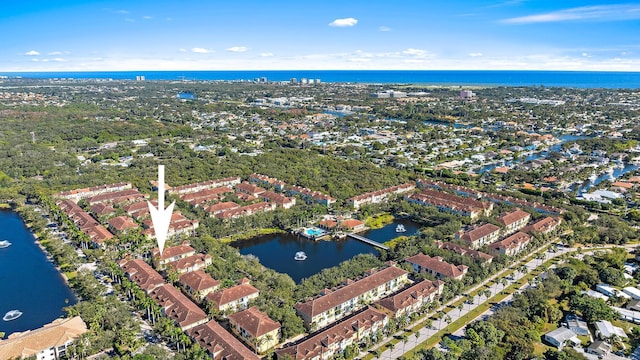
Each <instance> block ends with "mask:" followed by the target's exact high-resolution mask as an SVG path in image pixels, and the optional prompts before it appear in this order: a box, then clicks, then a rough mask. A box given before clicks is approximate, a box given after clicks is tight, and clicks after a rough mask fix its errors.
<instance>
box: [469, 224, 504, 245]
mask: <svg viewBox="0 0 640 360" xmlns="http://www.w3.org/2000/svg"><path fill="white" fill-rule="evenodd" d="M499 231H500V228H499V227H498V226H496V225H494V224H484V225H481V226H478V227H476V228H473V229H471V230H469V231H467V232H465V233H464V234H463V235H462V236H461V237H460V239H461V240H464V241H467V242H470V243H474V242H476V241H478V239H482V238H483V237H485V236H487V235H489V234H492V233H496V232H499Z"/></svg>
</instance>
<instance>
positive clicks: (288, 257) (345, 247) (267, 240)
mask: <svg viewBox="0 0 640 360" xmlns="http://www.w3.org/2000/svg"><path fill="white" fill-rule="evenodd" d="M398 224H402V225H403V226H404V227H405V230H406V231H405V232H404V233H397V232H396V227H397V225H398ZM418 229H419V226H418V224H416V223H414V222H412V221H410V220H407V219H396V220H395V221H394V222H393V223H392V224H389V225H387V226H385V227H383V228H380V229H375V230H369V231H366V232H363V233H360V235H362V236H364V237H367V238H369V239H371V240H375V241H377V242H380V243H384V242H386V241H389V240H391V239H393V238H395V237H397V236H400V235H407V236H408V235H414V234H415V233H416V232H417V231H418ZM231 245H232V246H234V247H236V248H237V249H238V250H239V251H240V253H241V254H242V255H253V256H256V257H257V258H258V259H259V260H260V263H261V264H262V265H264V266H265V267H268V268H270V269H273V270H275V271H277V272H280V273H284V274H288V275H289V276H291V278H292V279H293V281H295V282H296V283H299V282H300V280H302V279H304V278H306V277H309V276H311V275H314V274H317V273H319V272H320V271H322V269H326V268H330V267H333V266H336V265H339V264H340V263H341V262H343V261H345V260H349V259H351V258H353V257H354V256H356V255H358V254H374V255H378V250H377V248H375V247H373V246H371V245H368V244H365V243H363V242H360V241H358V240H355V239H351V238H346V239H344V240H326V241H325V240H318V241H313V240H308V239H305V238H303V237H297V236H294V235H291V234H273V235H263V236H258V237H255V238H253V239H249V240H243V241H239V242H235V243H232V244H231ZM299 251H304V253H305V254H306V255H307V258H306V259H305V260H295V259H294V257H295V255H296V253H297V252H299Z"/></svg>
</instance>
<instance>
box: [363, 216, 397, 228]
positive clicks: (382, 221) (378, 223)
mask: <svg viewBox="0 0 640 360" xmlns="http://www.w3.org/2000/svg"><path fill="white" fill-rule="evenodd" d="M393 219H394V217H393V215H392V214H389V213H382V214H377V215H374V216H371V217H368V218H367V219H366V220H365V221H364V224H365V225H366V226H368V227H370V228H371V229H380V228H382V227H384V226H385V225H389V224H391V223H392V222H393Z"/></svg>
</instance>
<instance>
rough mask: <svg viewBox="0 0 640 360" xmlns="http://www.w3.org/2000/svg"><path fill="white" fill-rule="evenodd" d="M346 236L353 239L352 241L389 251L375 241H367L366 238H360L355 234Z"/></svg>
mask: <svg viewBox="0 0 640 360" xmlns="http://www.w3.org/2000/svg"><path fill="white" fill-rule="evenodd" d="M347 236H349V237H351V238H354V239H356V240H360V241H362V242H364V243H367V244H369V245H373V246H375V247H378V248H380V249H385V250H389V248H388V247H386V246H384V245H382V244H380V243H379V242H377V241H373V240H371V239H368V238H366V237H364V236H360V235H358V234H355V233H348V234H347Z"/></svg>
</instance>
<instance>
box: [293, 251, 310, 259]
mask: <svg viewBox="0 0 640 360" xmlns="http://www.w3.org/2000/svg"><path fill="white" fill-rule="evenodd" d="M293 259H294V260H298V261H302V260H306V259H307V254H305V253H304V251H298V252H297V253H296V255H295V256H294V257H293Z"/></svg>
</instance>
